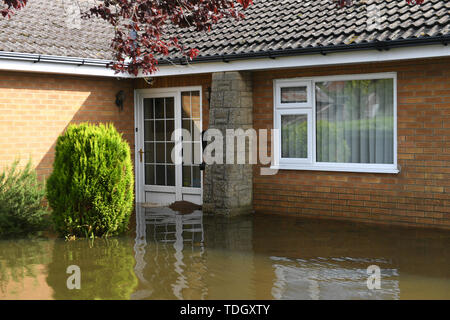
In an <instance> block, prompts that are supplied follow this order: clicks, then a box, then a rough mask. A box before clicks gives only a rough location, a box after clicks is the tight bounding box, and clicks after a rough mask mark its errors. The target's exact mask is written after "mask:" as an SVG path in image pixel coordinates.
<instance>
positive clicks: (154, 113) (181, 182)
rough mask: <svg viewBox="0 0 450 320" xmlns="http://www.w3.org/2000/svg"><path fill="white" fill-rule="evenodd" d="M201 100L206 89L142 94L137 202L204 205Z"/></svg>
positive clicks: (137, 105)
mask: <svg viewBox="0 0 450 320" xmlns="http://www.w3.org/2000/svg"><path fill="white" fill-rule="evenodd" d="M201 100H202V99H201V88H200V87H188V88H169V89H143V90H136V99H135V101H136V103H135V122H136V201H137V202H147V203H154V204H160V205H168V204H171V203H173V202H175V201H180V200H185V201H190V202H193V203H196V204H202V172H201V171H200V167H199V164H200V163H201V160H202V159H201V148H202V146H201V131H202V128H201V127H202V117H201V115H202V113H201V111H202V108H201V103H202V101H201ZM176 129H185V130H186V131H185V132H186V133H189V135H184V136H183V135H182V134H181V132H179V131H176ZM183 154H184V157H182V155H183Z"/></svg>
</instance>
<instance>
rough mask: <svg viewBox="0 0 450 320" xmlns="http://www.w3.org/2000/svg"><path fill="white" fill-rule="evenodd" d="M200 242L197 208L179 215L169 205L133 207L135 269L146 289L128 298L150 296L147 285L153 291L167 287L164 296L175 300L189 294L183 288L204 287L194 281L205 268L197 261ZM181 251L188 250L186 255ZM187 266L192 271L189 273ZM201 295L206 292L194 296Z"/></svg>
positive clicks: (200, 250)
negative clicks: (165, 206)
mask: <svg viewBox="0 0 450 320" xmlns="http://www.w3.org/2000/svg"><path fill="white" fill-rule="evenodd" d="M203 242H204V232H203V215H202V212H201V211H199V210H196V211H194V212H192V213H190V214H183V215H182V214H179V213H178V212H176V211H173V210H171V209H170V208H160V207H159V208H145V207H142V206H139V207H138V208H137V209H136V244H135V258H136V266H135V272H136V275H137V276H138V278H139V279H140V281H141V283H142V284H144V285H145V286H146V288H145V289H143V290H138V291H137V292H135V293H134V294H133V296H132V298H135V299H143V298H150V297H151V296H152V295H153V290H152V289H150V288H151V287H153V286H154V287H155V288H156V287H157V290H161V288H167V292H166V293H165V294H166V295H167V297H175V298H178V299H185V298H188V299H189V297H186V295H189V293H188V292H185V291H189V289H190V288H191V287H196V288H197V287H201V288H202V290H206V287H205V286H201V285H200V286H198V285H195V284H194V283H195V282H198V281H199V277H201V273H202V270H204V269H205V268H203V264H202V263H201V260H202V259H203V258H202V255H203V253H204V248H203ZM183 250H186V251H188V254H187V256H185V255H186V254H185V253H184V252H183ZM147 251H149V252H150V254H151V256H150V255H148V254H147ZM186 260H189V261H186ZM191 268H194V269H195V272H190V269H191ZM160 282H165V283H164V284H162V283H160ZM163 294H164V293H163ZM204 294H206V292H204V293H201V294H200V297H198V296H196V297H195V298H196V299H199V298H200V299H201V298H203V296H204ZM159 295H161V293H159V294H158V296H159ZM191 298H194V297H191Z"/></svg>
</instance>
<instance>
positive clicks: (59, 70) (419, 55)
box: [0, 45, 450, 78]
mask: <svg viewBox="0 0 450 320" xmlns="http://www.w3.org/2000/svg"><path fill="white" fill-rule="evenodd" d="M6 54H7V53H6ZM18 55H20V54H18ZM23 55H24V58H23V59H21V58H20V57H19V58H18V59H9V58H6V59H5V58H3V59H0V70H6V71H23V72H37V73H50V74H68V75H84V76H99V77H114V78H145V77H164V76H174V75H190V74H200V73H212V72H225V71H244V70H270V69H282V68H298V67H314V66H330V65H343V64H356V63H370V62H384V61H398V60H409V59H423V58H437V57H448V56H450V46H444V45H426V46H416V47H404V48H392V49H390V50H388V51H378V50H361V51H347V52H338V53H327V54H326V55H321V54H310V55H306V54H305V55H297V56H289V57H277V58H276V59H270V58H253V59H245V60H244V59H243V60H233V61H230V62H226V63H225V62H222V61H216V62H197V63H192V64H189V65H162V66H160V67H159V70H158V71H156V72H155V73H154V74H151V75H144V74H142V73H141V74H139V75H138V76H137V77H135V76H134V75H130V74H127V73H117V74H116V73H115V71H114V70H112V69H109V68H107V67H106V66H105V64H101V63H99V64H98V65H95V63H94V64H92V63H86V64H80V63H77V61H78V62H80V61H81V60H82V59H81V58H68V59H67V60H68V61H62V60H60V61H55V60H53V61H51V62H50V61H46V60H45V57H43V59H42V60H41V61H37V57H38V56H39V55H33V58H32V59H29V58H28V57H29V56H30V55H27V54H23ZM25 56H27V57H25ZM47 57H48V58H50V59H51V58H54V57H52V56H47ZM56 58H61V57H56ZM62 58H63V59H64V57H62ZM71 59H72V60H71Z"/></svg>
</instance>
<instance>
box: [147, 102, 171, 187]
mask: <svg viewBox="0 0 450 320" xmlns="http://www.w3.org/2000/svg"><path fill="white" fill-rule="evenodd" d="M174 108H175V99H174V98H173V97H169V98H154V99H144V117H145V120H144V159H145V160H144V162H145V184H146V185H159V186H175V171H176V170H175V165H174V164H173V161H172V157H171V152H172V150H173V148H174V146H175V143H174V142H171V141H170V139H171V135H172V133H173V131H174V129H175V119H174V117H175V110H174ZM167 164H170V165H167Z"/></svg>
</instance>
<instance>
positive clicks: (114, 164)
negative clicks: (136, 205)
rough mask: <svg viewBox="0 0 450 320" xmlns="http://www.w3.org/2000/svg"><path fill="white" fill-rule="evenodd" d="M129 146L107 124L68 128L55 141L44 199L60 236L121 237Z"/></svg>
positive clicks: (129, 194)
mask: <svg viewBox="0 0 450 320" xmlns="http://www.w3.org/2000/svg"><path fill="white" fill-rule="evenodd" d="M133 183H134V179H133V171H132V163H131V157H130V147H129V145H128V143H127V142H126V141H124V140H123V139H122V135H121V134H120V133H118V132H117V130H116V129H115V128H114V126H113V125H112V124H108V125H103V124H100V125H93V124H89V123H82V124H79V125H70V126H69V127H68V128H67V130H66V132H65V133H64V134H62V135H61V136H60V137H59V138H58V140H57V142H56V154H55V161H54V163H53V173H52V174H51V176H50V177H49V179H48V181H47V199H48V201H49V203H50V206H51V208H52V209H53V211H52V220H53V223H54V226H55V230H56V231H57V232H58V233H60V235H62V236H78V237H95V236H105V237H107V236H112V235H117V234H120V233H122V232H123V231H125V230H126V228H127V226H128V221H129V218H130V215H131V211H132V209H133V199H134V193H133Z"/></svg>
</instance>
